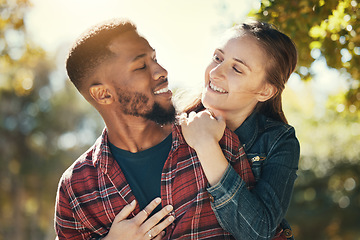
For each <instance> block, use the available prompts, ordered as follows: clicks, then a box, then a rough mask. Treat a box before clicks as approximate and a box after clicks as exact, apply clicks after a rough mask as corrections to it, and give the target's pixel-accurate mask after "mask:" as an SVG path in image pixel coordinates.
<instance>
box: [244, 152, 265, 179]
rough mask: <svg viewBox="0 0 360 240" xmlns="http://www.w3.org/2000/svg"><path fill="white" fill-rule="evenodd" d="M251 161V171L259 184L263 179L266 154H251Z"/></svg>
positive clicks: (249, 155) (249, 157)
mask: <svg viewBox="0 0 360 240" xmlns="http://www.w3.org/2000/svg"><path fill="white" fill-rule="evenodd" d="M247 156H248V159H249V161H250V165H251V170H252V172H253V174H254V177H255V181H256V182H257V181H258V180H259V179H260V177H261V172H262V167H263V164H264V161H265V159H266V155H265V154H256V153H250V154H247Z"/></svg>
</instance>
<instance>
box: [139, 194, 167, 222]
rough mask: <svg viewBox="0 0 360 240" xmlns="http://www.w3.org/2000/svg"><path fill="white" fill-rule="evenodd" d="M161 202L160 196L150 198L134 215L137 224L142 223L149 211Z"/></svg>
mask: <svg viewBox="0 0 360 240" xmlns="http://www.w3.org/2000/svg"><path fill="white" fill-rule="evenodd" d="M160 203H161V198H159V197H158V198H155V199H154V200H152V201H151V202H150V203H149V204H148V205H147V206H146V207H145V208H144V209H143V210H142V211H140V212H139V213H138V214H137V215H136V216H135V217H134V221H136V222H137V223H138V224H142V223H143V222H144V221H145V220H146V219H147V218H148V216H149V215H150V213H151V212H152V211H153V210H154V209H155V208H156V207H157V205H159V204H160Z"/></svg>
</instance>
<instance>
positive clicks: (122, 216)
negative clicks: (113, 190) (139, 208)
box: [114, 200, 136, 222]
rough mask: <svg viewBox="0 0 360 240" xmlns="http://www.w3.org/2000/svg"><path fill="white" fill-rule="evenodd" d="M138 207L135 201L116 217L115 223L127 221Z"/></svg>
mask: <svg viewBox="0 0 360 240" xmlns="http://www.w3.org/2000/svg"><path fill="white" fill-rule="evenodd" d="M135 206H136V200H133V201H132V202H131V203H130V204H128V205H126V206H125V207H123V209H121V211H120V212H119V213H118V214H117V215H116V216H115V219H114V222H120V221H122V220H124V219H126V218H127V217H128V216H129V215H130V213H132V211H134V209H135Z"/></svg>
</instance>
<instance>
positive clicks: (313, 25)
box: [250, 0, 360, 112]
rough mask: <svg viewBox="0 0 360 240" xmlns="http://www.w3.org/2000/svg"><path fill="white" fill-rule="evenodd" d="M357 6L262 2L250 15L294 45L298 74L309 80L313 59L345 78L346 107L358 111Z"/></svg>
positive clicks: (352, 0) (333, 0)
mask: <svg viewBox="0 0 360 240" xmlns="http://www.w3.org/2000/svg"><path fill="white" fill-rule="evenodd" d="M359 7H360V3H358V2H357V1H356V0H340V1H338V0H328V1H325V0H262V1H261V7H260V9H259V10H258V11H253V12H252V13H251V14H250V15H251V16H255V17H256V18H258V19H260V20H264V21H267V22H269V23H273V24H274V25H276V26H277V27H278V28H279V29H280V30H281V31H283V32H284V33H286V34H288V35H289V36H290V37H291V38H292V39H293V40H294V42H295V43H296V45H297V48H298V51H299V64H298V65H299V67H298V70H297V73H298V74H299V75H300V76H301V78H302V79H303V80H310V79H311V78H312V72H311V71H309V68H310V66H311V64H312V63H313V62H314V61H315V60H319V59H325V61H326V63H327V65H328V66H329V67H330V68H335V69H338V70H339V71H340V72H341V73H342V75H343V77H345V78H347V81H348V84H349V89H348V91H347V92H346V93H345V95H346V101H345V105H346V106H347V107H350V110H352V112H354V111H356V109H359V108H360V82H359V81H360V64H359V63H360V8H359Z"/></svg>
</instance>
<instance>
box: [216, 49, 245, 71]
mask: <svg viewBox="0 0 360 240" xmlns="http://www.w3.org/2000/svg"><path fill="white" fill-rule="evenodd" d="M216 50H217V51H219V52H221V53H222V54H225V52H224V51H223V50H221V49H220V48H217V49H216ZM233 60H234V61H236V62H238V63H240V64H242V65H244V66H245V67H247V68H248V69H249V70H250V72H251V71H252V70H251V67H250V66H249V65H248V64H247V63H246V62H245V61H243V60H241V59H237V58H233Z"/></svg>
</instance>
